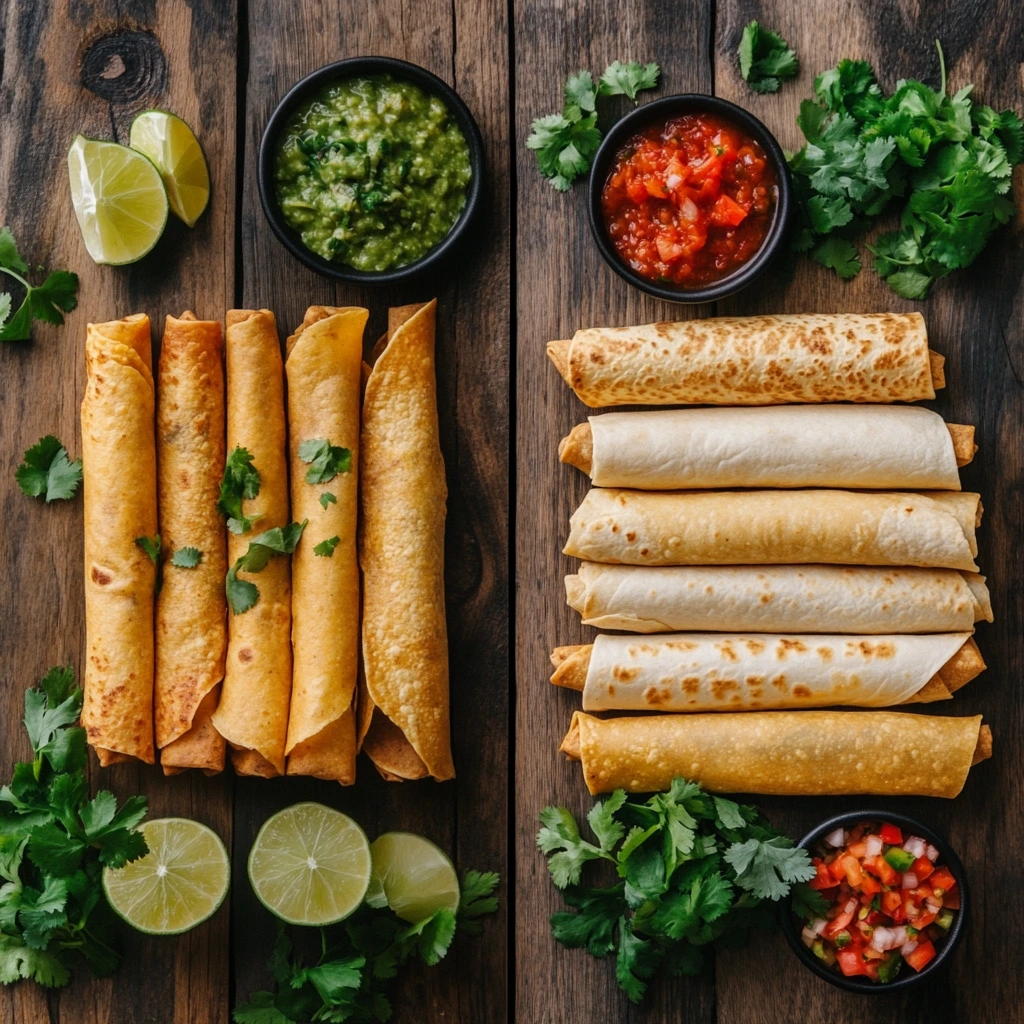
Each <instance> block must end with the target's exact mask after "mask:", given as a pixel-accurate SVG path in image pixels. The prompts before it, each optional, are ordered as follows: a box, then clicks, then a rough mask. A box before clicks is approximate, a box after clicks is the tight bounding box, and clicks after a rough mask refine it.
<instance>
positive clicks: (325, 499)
mask: <svg viewBox="0 0 1024 1024" xmlns="http://www.w3.org/2000/svg"><path fill="white" fill-rule="evenodd" d="M337 503H338V499H337V498H336V497H335V496H334V495H333V494H331V492H330V491H324V493H323V494H321V495H320V505H321V507H323V508H325V509H326V508H327V506H328V505H336V504H337Z"/></svg>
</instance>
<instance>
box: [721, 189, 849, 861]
mask: <svg viewBox="0 0 1024 1024" xmlns="http://www.w3.org/2000/svg"><path fill="white" fill-rule="evenodd" d="M746 216H747V211H746V210H745V209H744V208H743V207H742V206H740V204H739V203H737V202H736V201H735V200H733V199H730V198H729V197H728V196H727V195H724V194H723V195H720V196H719V197H718V199H717V200H716V201H715V205H714V207H713V208H712V210H711V223H712V224H717V225H718V226H719V227H729V228H734V227H737V226H738V225H739V224H742V223H743V220H744V218H745V217H746ZM851 852H852V851H851ZM861 856H863V854H861Z"/></svg>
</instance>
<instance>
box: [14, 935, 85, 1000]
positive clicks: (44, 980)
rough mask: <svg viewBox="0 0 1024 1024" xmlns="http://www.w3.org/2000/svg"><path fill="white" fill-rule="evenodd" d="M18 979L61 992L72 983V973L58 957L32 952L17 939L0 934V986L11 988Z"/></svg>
mask: <svg viewBox="0 0 1024 1024" xmlns="http://www.w3.org/2000/svg"><path fill="white" fill-rule="evenodd" d="M21 979H27V980H31V981H34V982H36V983H37V984H39V985H42V986H43V987H44V988H60V987H61V986H63V985H66V984H67V983H68V982H69V981H70V980H71V972H70V971H69V970H68V969H67V967H66V966H65V965H64V964H63V963H62V962H61V960H60V957H59V955H58V954H56V953H51V952H49V951H48V950H39V949H31V948H30V947H29V946H27V945H25V944H24V943H23V942H22V941H21V940H20V939H19V938H17V937H16V936H13V935H2V934H0V984H2V985H12V984H14V982H16V981H20V980H21Z"/></svg>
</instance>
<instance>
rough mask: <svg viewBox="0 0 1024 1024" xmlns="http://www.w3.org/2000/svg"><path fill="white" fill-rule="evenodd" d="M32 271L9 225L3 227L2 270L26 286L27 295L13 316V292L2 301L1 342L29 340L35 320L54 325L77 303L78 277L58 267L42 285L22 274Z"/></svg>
mask: <svg viewBox="0 0 1024 1024" xmlns="http://www.w3.org/2000/svg"><path fill="white" fill-rule="evenodd" d="M28 272H29V268H28V264H27V263H26V262H25V260H24V259H22V257H21V254H20V253H19V252H18V247H17V245H16V244H15V242H14V235H13V233H12V232H11V229H10V228H9V227H3V228H0V273H4V274H7V275H8V276H9V277H13V278H14V279H15V280H16V281H17V282H18V283H19V284H20V285H22V287H24V289H25V298H24V299H23V300H22V303H21V306H20V307H19V308H18V311H17V312H16V313H15V314H14V316H13V317H11V318H10V319H8V318H7V317H8V314H9V313H10V309H11V298H10V295H8V294H6V293H5V301H0V341H27V340H28V339H29V338H30V337H31V333H32V321H33V320H45V321H46V322H47V323H51V324H62V323H64V316H63V314H64V313H70V312H71V310H73V309H74V308H75V306H76V305H77V302H78V300H77V292H78V277H77V276H76V275H75V274H71V273H68V272H67V271H66V270H55V271H54V272H53V273H52V274H50V276H49V277H47V278H46V280H45V281H44V282H43V283H42V284H41V285H37V286H35V287H33V286H32V285H31V284H30V283H29V282H28V280H26V278H25V277H24V276H23V275H25V274H27V273H28Z"/></svg>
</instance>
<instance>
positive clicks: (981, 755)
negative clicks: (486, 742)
mask: <svg viewBox="0 0 1024 1024" xmlns="http://www.w3.org/2000/svg"><path fill="white" fill-rule="evenodd" d="M561 750H562V752H563V753H565V754H566V755H567V756H568V757H569V759H570V760H573V761H581V762H582V765H583V777H584V779H585V781H586V784H587V788H588V789H589V790H590V792H591V793H592V794H597V793H610V792H611V791H612V790H614V789H620V788H621V789H625V790H627V791H628V792H630V793H648V792H655V791H658V790H665V789H668V788H669V786H670V785H671V784H672V779H673V778H675V777H676V776H677V775H682V776H685V777H686V778H687V779H690V780H692V781H693V782H697V783H700V785H702V786H703V787H704V788H705V789H709V790H711V791H712V792H713V793H763V794H772V795H778V796H840V795H843V794H855V793H874V794H879V795H883V796H941V797H950V798H951V797H955V796H956V795H957V794H958V793H959V792H960V790H961V789H963V787H964V783H965V782H966V781H967V773H968V772H969V771H970V769H971V766H972V765H973V764H977V763H978V762H979V761H983V760H985V759H986V758H988V757H991V756H992V733H991V731H990V729H989V727H988V726H987V725H982V724H981V715H975V716H974V717H971V718H939V717H937V716H934V715H909V714H905V713H900V712H893V711H773V712H764V711H761V712H754V713H751V714H733V715H730V714H721V715H653V716H652V715H643V716H640V717H629V718H611V719H600V718H594V717H593V716H591V715H587V714H584V713H582V712H579V711H577V712H576V713H575V714H574V715H573V718H572V725H571V726H570V728H569V732H568V734H567V735H566V737H565V739H564V740H563V741H562V746H561Z"/></svg>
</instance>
